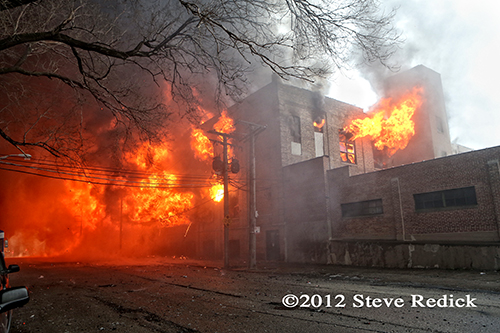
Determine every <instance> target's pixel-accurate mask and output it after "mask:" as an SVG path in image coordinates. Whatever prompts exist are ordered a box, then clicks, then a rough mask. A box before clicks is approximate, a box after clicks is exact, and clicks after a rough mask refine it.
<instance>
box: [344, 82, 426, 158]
mask: <svg viewBox="0 0 500 333" xmlns="http://www.w3.org/2000/svg"><path fill="white" fill-rule="evenodd" d="M422 92H423V89H422V88H413V90H412V91H410V92H408V93H407V94H405V95H404V96H403V97H401V98H400V99H399V100H397V101H393V100H392V99H391V98H385V99H382V100H381V101H380V102H379V103H378V104H377V106H376V107H375V109H374V110H373V111H372V112H370V113H371V114H372V116H370V117H367V118H364V119H354V120H352V121H351V123H350V124H349V125H347V126H345V127H344V131H345V132H349V133H351V134H353V137H352V140H355V139H357V138H363V137H369V138H370V139H371V140H372V141H373V142H374V145H375V147H376V148H377V149H378V150H383V149H384V148H387V152H388V154H389V156H392V155H393V154H394V153H395V152H396V151H398V150H400V149H404V148H406V146H407V145H408V142H409V141H410V139H411V138H412V137H413V135H414V134H415V122H414V121H413V120H412V117H413V115H414V113H415V111H416V110H417V109H418V108H419V107H420V106H421V105H422Z"/></svg>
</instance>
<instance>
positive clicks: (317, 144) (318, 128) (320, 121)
mask: <svg viewBox="0 0 500 333" xmlns="http://www.w3.org/2000/svg"><path fill="white" fill-rule="evenodd" d="M325 124H326V117H325V116H324V115H323V116H319V117H317V118H316V120H314V122H313V127H314V150H315V153H316V157H320V156H324V155H325V145H324V138H323V135H324V134H323V128H324V127H325Z"/></svg>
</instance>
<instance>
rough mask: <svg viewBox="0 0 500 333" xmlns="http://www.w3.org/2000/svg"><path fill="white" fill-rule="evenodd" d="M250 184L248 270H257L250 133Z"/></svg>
mask: <svg viewBox="0 0 500 333" xmlns="http://www.w3.org/2000/svg"><path fill="white" fill-rule="evenodd" d="M249 153H250V156H249V159H250V161H249V162H250V170H249V172H250V177H249V178H250V179H249V181H250V184H249V193H248V195H249V204H248V210H249V214H250V220H249V224H248V228H249V239H248V252H249V253H248V254H249V255H248V257H249V258H248V268H250V269H256V268H257V237H256V235H255V233H256V230H257V186H256V181H255V135H254V134H253V133H252V135H251V136H250V151H249Z"/></svg>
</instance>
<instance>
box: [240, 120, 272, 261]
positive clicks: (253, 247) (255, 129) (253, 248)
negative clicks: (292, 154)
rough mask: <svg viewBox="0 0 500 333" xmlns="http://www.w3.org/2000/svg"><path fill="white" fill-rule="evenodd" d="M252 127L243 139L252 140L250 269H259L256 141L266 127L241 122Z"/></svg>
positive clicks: (249, 164) (249, 196)
mask: <svg viewBox="0 0 500 333" xmlns="http://www.w3.org/2000/svg"><path fill="white" fill-rule="evenodd" d="M238 123H242V124H244V125H247V126H249V127H250V133H249V134H248V135H247V136H246V137H245V138H244V139H243V141H246V140H247V139H250V147H249V151H248V161H249V162H248V171H249V174H248V216H249V219H248V268H249V269H256V268H257V237H256V233H257V180H256V171H255V139H256V137H257V135H258V134H259V133H260V132H262V131H263V130H265V129H266V126H263V125H258V124H254V123H250V122H248V121H243V120H239V121H238Z"/></svg>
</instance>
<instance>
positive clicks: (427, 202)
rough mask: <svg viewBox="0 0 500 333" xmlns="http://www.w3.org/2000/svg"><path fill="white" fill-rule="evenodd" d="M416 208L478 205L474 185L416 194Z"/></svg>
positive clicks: (427, 208) (433, 208)
mask: <svg viewBox="0 0 500 333" xmlns="http://www.w3.org/2000/svg"><path fill="white" fill-rule="evenodd" d="M413 198H414V200H415V210H416V211H423V210H429V209H430V210H436V209H447V208H453V207H466V206H475V205H477V198H476V189H475V188H474V186H471V187H464V188H457V189H453V190H445V191H436V192H428V193H419V194H414V195H413Z"/></svg>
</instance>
